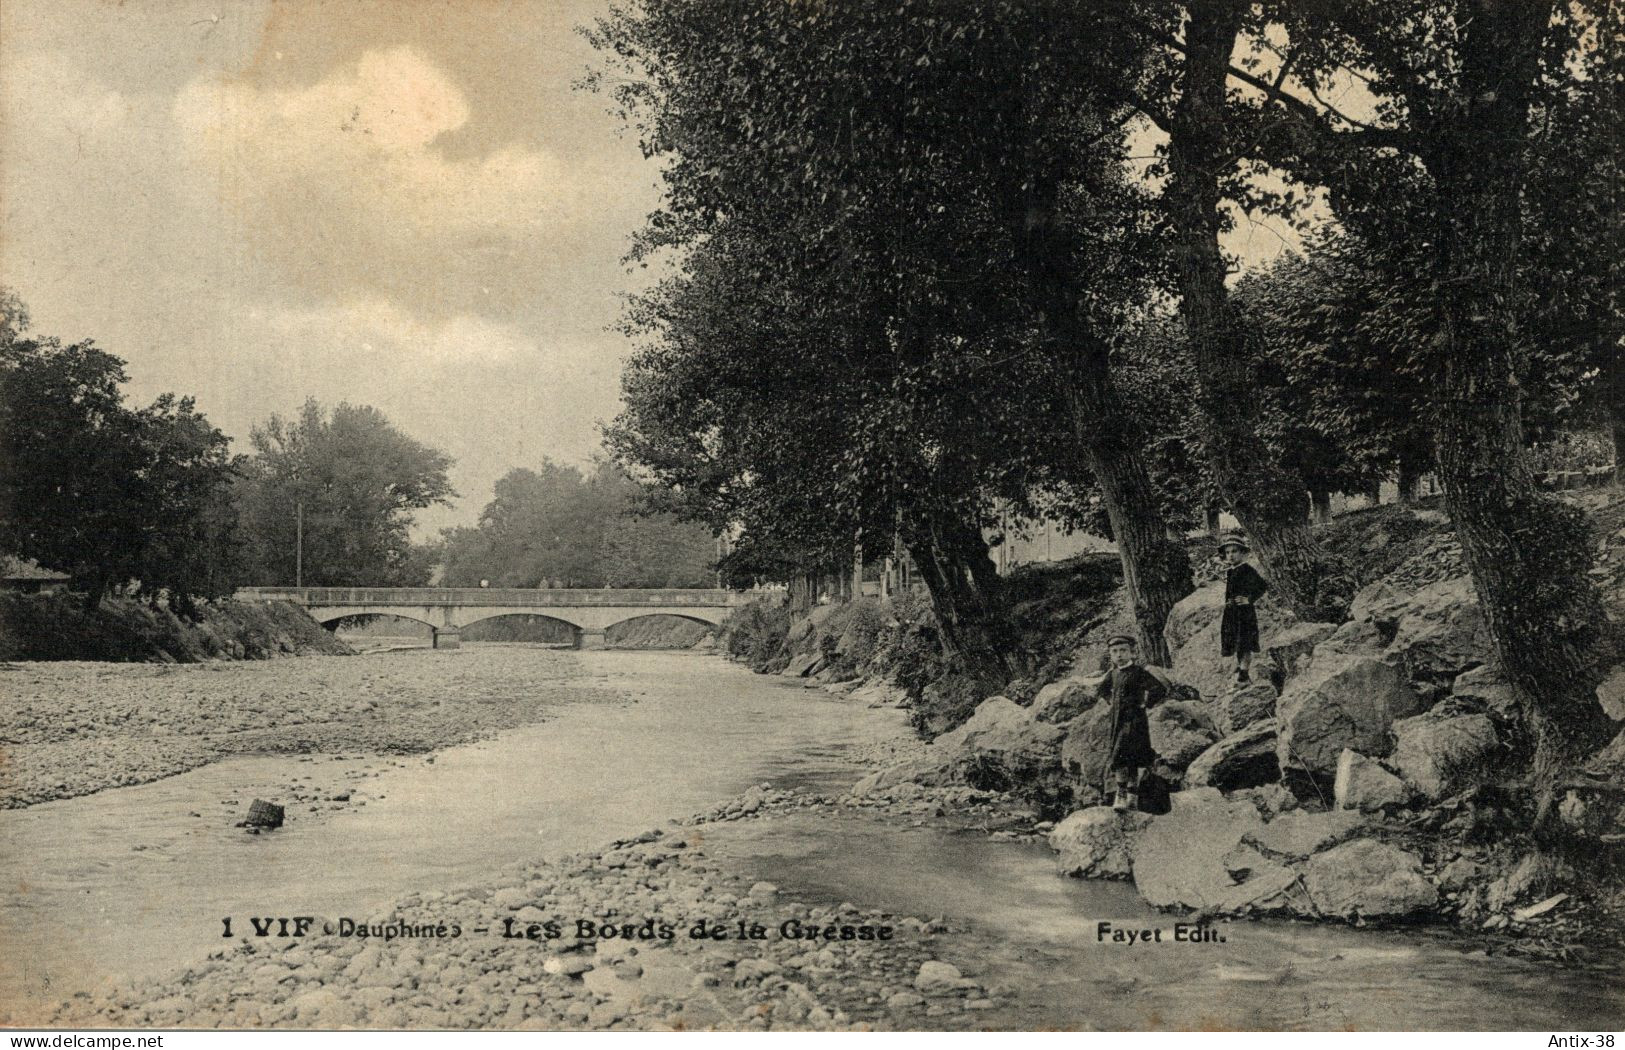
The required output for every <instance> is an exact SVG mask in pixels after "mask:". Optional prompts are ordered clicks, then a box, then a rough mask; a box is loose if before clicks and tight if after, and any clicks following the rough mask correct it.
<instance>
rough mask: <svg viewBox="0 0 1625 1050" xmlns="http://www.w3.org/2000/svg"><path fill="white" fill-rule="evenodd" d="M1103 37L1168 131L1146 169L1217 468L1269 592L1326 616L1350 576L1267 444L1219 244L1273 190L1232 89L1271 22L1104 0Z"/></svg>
mask: <svg viewBox="0 0 1625 1050" xmlns="http://www.w3.org/2000/svg"><path fill="white" fill-rule="evenodd" d="M1092 14H1093V17H1094V18H1095V19H1096V21H1097V25H1098V31H1097V32H1096V33H1095V34H1094V37H1095V40H1096V46H1097V47H1099V48H1103V49H1104V50H1106V51H1114V50H1126V51H1128V52H1129V53H1133V54H1143V55H1145V56H1146V61H1145V62H1144V64H1143V65H1142V67H1141V68H1140V70H1139V71H1138V73H1137V75H1134V76H1124V75H1123V74H1122V73H1121V72H1119V70H1118V69H1117V68H1115V67H1114V66H1113V65H1111V64H1103V65H1102V67H1101V68H1102V70H1103V73H1104V81H1103V83H1102V85H1101V89H1102V90H1103V91H1105V92H1107V93H1112V94H1115V95H1116V96H1117V97H1118V98H1120V99H1121V100H1122V101H1123V102H1125V103H1126V104H1130V105H1132V106H1134V107H1135V108H1136V109H1137V110H1138V111H1139V113H1140V114H1141V115H1143V116H1144V117H1145V118H1146V119H1147V120H1148V121H1150V123H1151V124H1152V125H1154V126H1155V128H1156V130H1157V131H1158V132H1159V133H1160V134H1161V135H1162V136H1164V137H1165V139H1166V145H1165V147H1164V149H1163V150H1162V154H1163V156H1162V159H1161V160H1159V161H1158V162H1157V163H1156V164H1154V165H1153V166H1152V168H1151V169H1150V173H1151V174H1152V175H1153V176H1156V177H1157V178H1158V179H1159V180H1160V181H1161V184H1162V186H1163V190H1162V194H1161V198H1160V208H1161V211H1162V214H1163V216H1164V217H1165V219H1166V221H1167V229H1168V237H1169V241H1170V246H1171V251H1172V253H1173V264H1172V265H1173V279H1172V285H1173V290H1174V292H1175V294H1176V295H1177V297H1178V309H1179V316H1180V318H1181V319H1182V321H1183V323H1184V326H1185V329H1186V335H1187V339H1188V341H1189V348H1190V353H1191V355H1192V358H1193V362H1194V365H1195V380H1196V392H1197V399H1196V404H1195V406H1194V407H1195V408H1196V410H1197V413H1198V422H1199V423H1200V425H1201V432H1202V434H1201V436H1202V445H1203V447H1204V449H1205V452H1206V454H1207V457H1208V462H1209V466H1210V469H1211V471H1212V475H1213V481H1214V483H1215V485H1216V487H1217V489H1218V491H1219V493H1220V495H1221V497H1222V499H1223V501H1224V503H1225V504H1226V506H1227V507H1228V508H1229V509H1230V511H1231V512H1232V513H1233V514H1234V515H1235V516H1236V518H1237V519H1238V520H1239V521H1240V522H1241V524H1242V526H1243V527H1244V528H1245V529H1246V530H1247V532H1248V533H1249V535H1250V536H1251V538H1252V543H1253V547H1254V550H1255V551H1256V552H1257V554H1258V558H1259V562H1260V565H1261V566H1262V568H1263V570H1264V575H1265V576H1266V577H1268V579H1269V580H1270V583H1271V588H1272V592H1273V593H1274V594H1275V595H1277V596H1278V597H1279V598H1280V599H1281V600H1283V601H1284V602H1285V603H1286V604H1287V605H1289V606H1291V607H1293V608H1294V609H1295V610H1297V611H1299V612H1301V613H1306V614H1311V615H1325V614H1327V612H1328V611H1330V610H1329V608H1328V607H1336V606H1339V605H1341V604H1342V603H1343V602H1345V601H1346V600H1347V597H1348V596H1347V595H1344V594H1340V593H1339V592H1338V583H1339V582H1340V580H1341V577H1340V576H1338V575H1337V574H1335V573H1332V572H1329V571H1328V569H1329V563H1328V561H1327V559H1326V557H1325V555H1324V553H1323V552H1322V551H1321V549H1320V547H1319V545H1318V544H1317V542H1316V541H1315V539H1314V536H1313V535H1312V533H1311V532H1310V530H1309V515H1308V510H1309V507H1308V494H1307V492H1306V491H1305V489H1304V487H1303V484H1302V479H1301V478H1299V477H1298V476H1297V474H1296V473H1295V472H1294V471H1293V470H1291V469H1289V468H1288V467H1287V465H1285V464H1283V463H1281V462H1279V461H1278V460H1277V459H1276V458H1275V457H1273V456H1272V455H1271V454H1270V449H1269V447H1268V444H1267V443H1266V440H1265V438H1264V435H1263V429H1264V424H1265V420H1264V419H1263V417H1262V414H1261V413H1262V407H1261V404H1260V399H1259V398H1257V397H1256V396H1255V390H1256V387H1257V385H1258V380H1257V375H1256V360H1255V357H1254V355H1253V353H1252V350H1251V347H1250V346H1249V340H1248V337H1247V331H1246V328H1245V325H1244V324H1243V322H1242V319H1241V317H1240V316H1239V314H1238V311H1237V309H1236V307H1235V304H1234V303H1233V302H1232V301H1231V296H1230V290H1229V288H1228V287H1227V285H1226V278H1227V276H1228V273H1229V264H1228V262H1227V260H1226V258H1225V254H1224V250H1223V248H1222V245H1221V240H1220V237H1221V234H1223V233H1224V232H1225V231H1226V230H1227V229H1228V227H1229V225H1230V223H1231V221H1232V220H1231V212H1230V210H1229V208H1228V205H1236V206H1243V207H1245V206H1249V205H1253V204H1257V203H1260V201H1261V200H1262V199H1263V198H1262V197H1261V195H1260V194H1259V192H1258V184H1257V183H1256V181H1255V180H1254V179H1253V178H1252V176H1253V174H1254V168H1253V162H1254V161H1256V160H1257V159H1258V154H1257V150H1256V141H1257V140H1256V133H1255V130H1254V129H1253V128H1251V127H1249V126H1247V125H1245V124H1244V123H1241V122H1239V121H1238V114H1237V110H1236V106H1235V104H1234V100H1233V99H1232V98H1231V96H1230V91H1229V84H1228V81H1229V77H1230V76H1231V60H1232V55H1233V54H1235V53H1236V51H1237V50H1238V48H1241V47H1245V44H1246V41H1247V40H1248V38H1249V36H1250V35H1257V34H1260V33H1261V32H1262V30H1263V28H1264V21H1263V16H1262V13H1261V11H1260V9H1259V7H1258V6H1257V5H1255V4H1254V3H1252V2H1251V0H1190V2H1188V3H1170V2H1167V0H1148V2H1146V3H1131V4H1123V5H1109V6H1107V5H1103V6H1101V7H1100V8H1098V9H1096V10H1094V11H1093V12H1092Z"/></svg>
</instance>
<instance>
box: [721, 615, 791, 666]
mask: <svg viewBox="0 0 1625 1050" xmlns="http://www.w3.org/2000/svg"><path fill="white" fill-rule="evenodd" d="M789 631H790V612H789V610H788V609H786V608H785V607H784V606H783V605H780V604H779V603H777V602H770V601H755V602H751V603H750V604H749V605H744V606H741V607H740V608H738V609H735V610H734V611H733V612H732V613H731V614H729V616H728V619H727V620H725V621H724V622H723V624H722V637H721V639H720V640H721V645H722V650H723V652H725V653H727V654H728V655H729V656H730V657H732V658H734V659H735V660H739V661H741V662H743V663H745V664H748V665H750V667H751V669H752V670H755V671H757V672H758V673H766V672H767V671H768V670H770V669H771V668H772V665H773V663H774V662H776V661H779V660H781V659H783V658H785V657H787V656H788V653H787V652H786V650H785V636H786V635H787V634H788V633H789ZM779 666H780V667H781V668H782V667H783V664H782V663H780V664H779Z"/></svg>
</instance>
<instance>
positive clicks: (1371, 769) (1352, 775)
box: [1332, 750, 1414, 813]
mask: <svg viewBox="0 0 1625 1050" xmlns="http://www.w3.org/2000/svg"><path fill="white" fill-rule="evenodd" d="M1332 797H1333V800H1334V804H1335V805H1336V807H1337V808H1338V809H1353V810H1359V811H1360V812H1362V813H1376V812H1379V811H1382V810H1386V809H1396V808H1398V807H1400V806H1404V805H1406V804H1407V803H1409V802H1410V800H1411V799H1412V798H1413V797H1414V792H1413V791H1412V790H1411V788H1410V787H1409V786H1407V785H1406V783H1405V781H1403V780H1401V779H1400V778H1399V777H1398V776H1397V775H1395V774H1394V773H1393V772H1392V771H1391V770H1389V769H1387V768H1385V767H1384V766H1383V765H1382V763H1380V762H1378V761H1377V760H1375V759H1373V758H1368V757H1366V756H1365V755H1362V754H1360V753H1359V752H1358V751H1353V750H1345V751H1344V752H1343V753H1342V754H1341V755H1339V756H1338V759H1337V772H1336V776H1335V778H1334V779H1333V781H1332Z"/></svg>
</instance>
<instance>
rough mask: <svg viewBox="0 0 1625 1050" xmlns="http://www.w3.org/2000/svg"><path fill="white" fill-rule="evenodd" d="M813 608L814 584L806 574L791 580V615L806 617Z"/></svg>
mask: <svg viewBox="0 0 1625 1050" xmlns="http://www.w3.org/2000/svg"><path fill="white" fill-rule="evenodd" d="M812 607H813V582H812V580H811V578H809V577H808V575H807V574H806V573H800V574H798V575H797V576H795V577H793V578H792V579H791V580H790V615H791V616H792V617H795V616H805V615H807V613H808V612H810V611H811V610H812Z"/></svg>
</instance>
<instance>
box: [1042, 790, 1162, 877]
mask: <svg viewBox="0 0 1625 1050" xmlns="http://www.w3.org/2000/svg"><path fill="white" fill-rule="evenodd" d="M1151 820H1152V818H1151V816H1150V815H1149V814H1146V813H1137V812H1133V811H1131V810H1117V809H1113V808H1111V807H1110V806H1091V807H1090V808H1088V809H1080V810H1078V811H1077V812H1076V813H1073V814H1071V815H1069V816H1068V817H1067V818H1066V819H1065V820H1063V821H1061V822H1060V823H1059V824H1057V825H1056V826H1055V828H1054V830H1053V831H1051V832H1050V834H1049V845H1050V848H1051V849H1053V850H1055V851H1056V852H1057V853H1059V854H1060V858H1059V861H1058V865H1059V868H1060V871H1061V874H1063V875H1070V876H1073V877H1075V878H1082V879H1126V878H1128V877H1129V876H1130V875H1132V874H1133V871H1134V842H1135V838H1136V836H1137V835H1138V834H1139V833H1140V832H1141V831H1143V830H1144V829H1145V827H1146V826H1147V825H1148V824H1150V823H1151Z"/></svg>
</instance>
